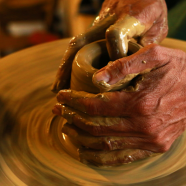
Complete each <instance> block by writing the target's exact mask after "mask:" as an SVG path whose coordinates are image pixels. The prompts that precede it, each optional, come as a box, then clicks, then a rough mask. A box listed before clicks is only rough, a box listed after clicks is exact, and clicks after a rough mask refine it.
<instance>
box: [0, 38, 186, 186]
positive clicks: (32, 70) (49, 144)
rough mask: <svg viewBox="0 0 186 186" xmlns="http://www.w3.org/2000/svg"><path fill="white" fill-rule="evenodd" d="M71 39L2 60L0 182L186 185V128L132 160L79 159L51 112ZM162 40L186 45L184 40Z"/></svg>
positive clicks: (43, 185) (30, 185)
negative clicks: (151, 153) (166, 145)
mask: <svg viewBox="0 0 186 186" xmlns="http://www.w3.org/2000/svg"><path fill="white" fill-rule="evenodd" d="M68 42H69V40H68V39H66V40H59V41H56V42H51V43H47V44H42V45H38V46H36V47H32V48H29V49H26V50H23V51H20V52H17V53H15V54H12V55H9V56H7V57H5V58H3V59H1V60H0V79H1V83H0V185H1V186H14V185H17V186H25V185H28V186H54V185H55V186H58V185H59V186H120V185H122V186H127V185H128V186H129V185H130V186H145V185H147V186H149V185H151V186H155V185H157V186H159V185H169V186H177V185H179V186H181V185H186V176H185V175H186V143H185V142H186V133H184V134H183V135H181V136H180V137H179V138H178V139H177V140H176V141H175V142H174V144H173V146H172V147H171V149H170V150H169V151H168V152H166V153H165V154H163V155H162V154H161V155H158V156H155V157H150V158H147V159H145V160H141V161H137V162H134V163H131V164H127V165H122V166H117V167H107V168H101V167H95V166H93V165H85V164H82V163H81V162H79V161H78V152H77V150H78V149H77V148H76V147H74V146H73V144H72V143H71V142H70V141H69V139H68V137H67V136H65V135H64V134H62V133H61V128H62V126H63V124H64V123H65V120H64V119H63V118H60V117H56V116H54V115H53V114H52V112H51V110H52V108H53V105H55V103H56V98H55V94H54V93H52V92H51V91H50V87H51V85H52V82H53V81H54V77H55V74H56V71H57V69H58V65H59V64H60V60H61V58H62V55H63V53H64V52H65V49H66V48H67V45H68ZM162 45H164V46H167V47H171V48H180V49H182V50H184V51H186V42H183V41H178V40H173V39H165V40H164V42H163V44H162Z"/></svg>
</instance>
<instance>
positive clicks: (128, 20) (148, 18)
mask: <svg viewBox="0 0 186 186" xmlns="http://www.w3.org/2000/svg"><path fill="white" fill-rule="evenodd" d="M108 13H110V14H116V17H117V21H116V23H115V24H113V25H112V26H110V27H109V28H108V29H107V32H106V39H107V47H108V51H109V54H110V57H111V60H116V59H119V58H121V57H124V55H125V54H126V53H127V49H128V48H127V46H128V44H127V43H128V40H129V39H131V38H133V37H136V38H138V39H139V42H140V43H141V44H142V45H143V46H146V45H148V44H151V43H159V42H160V41H162V39H164V38H165V37H166V35H167V32H168V26H167V8H166V4H165V1H164V0H125V1H121V0H105V2H104V3H103V6H102V9H101V11H100V14H99V17H98V18H97V20H96V22H100V21H101V20H102V19H103V18H104V17H105V16H106V15H107V14H108ZM118 50H120V51H119V52H118Z"/></svg>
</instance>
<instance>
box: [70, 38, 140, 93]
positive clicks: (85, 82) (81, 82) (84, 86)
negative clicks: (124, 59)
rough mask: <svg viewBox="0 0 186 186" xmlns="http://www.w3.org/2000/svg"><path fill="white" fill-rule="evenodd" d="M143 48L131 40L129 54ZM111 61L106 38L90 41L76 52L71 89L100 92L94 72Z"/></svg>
mask: <svg viewBox="0 0 186 186" xmlns="http://www.w3.org/2000/svg"><path fill="white" fill-rule="evenodd" d="M140 48H141V46H140V45H138V44H137V43H135V42H131V41H129V43H128V54H127V55H131V54H133V53H135V52H137V51H138V50H139V49H140ZM108 62H110V58H109V55H108V52H107V47H106V40H100V41H96V42H93V43H90V44H88V45H86V46H84V47H83V48H81V49H80V50H79V52H78V53H77V54H76V56H75V58H74V61H73V64H72V73H71V89H73V90H78V91H86V92H89V93H99V92H100V90H99V88H97V87H96V86H95V85H94V84H93V82H92V77H93V74H94V73H95V72H96V71H98V69H101V68H102V67H104V66H105V65H107V64H108Z"/></svg>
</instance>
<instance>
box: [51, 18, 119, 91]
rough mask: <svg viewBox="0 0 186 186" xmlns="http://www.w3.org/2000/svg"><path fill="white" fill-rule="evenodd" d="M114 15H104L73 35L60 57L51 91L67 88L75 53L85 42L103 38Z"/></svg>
mask: <svg viewBox="0 0 186 186" xmlns="http://www.w3.org/2000/svg"><path fill="white" fill-rule="evenodd" d="M115 20H116V17H115V15H108V16H106V17H105V18H104V19H103V20H102V21H101V22H99V23H98V24H96V25H95V26H92V27H90V29H89V30H88V31H87V32H85V33H84V34H80V35H78V36H76V37H73V38H72V39H71V41H70V43H69V46H68V48H67V50H66V52H65V54H64V56H63V58H62V63H61V65H60V66H59V69H58V71H57V74H56V79H55V81H54V83H53V85H52V91H54V92H58V91H59V90H60V89H63V88H69V87H68V86H69V82H70V75H71V67H72V62H73V59H74V57H75V55H76V53H77V52H78V51H79V50H80V49H81V48H82V47H83V46H84V45H86V44H88V43H91V42H93V41H96V40H100V39H104V38H105V32H106V29H107V28H108V27H109V26H110V25H111V24H113V23H114V22H115Z"/></svg>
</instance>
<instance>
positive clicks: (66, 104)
mask: <svg viewBox="0 0 186 186" xmlns="http://www.w3.org/2000/svg"><path fill="white" fill-rule="evenodd" d="M148 68H150V69H153V70H152V71H151V72H149V73H146V74H143V75H142V76H141V75H140V76H139V77H136V78H135V80H133V81H132V82H131V84H130V86H129V87H128V88H126V89H124V90H120V91H115V92H105V93H99V94H90V93H86V92H78V91H74V90H61V91H60V92H59V93H58V95H57V99H58V102H59V103H61V104H62V105H60V104H58V105H56V106H55V107H54V109H53V112H54V113H55V114H57V115H62V116H63V117H65V118H66V119H67V121H68V123H73V124H74V125H75V126H76V127H78V128H80V129H81V130H83V131H86V132H88V133H90V134H91V135H92V136H96V137H95V138H93V139H91V140H87V138H81V137H79V141H81V143H82V145H84V146H86V147H89V148H91V149H103V150H116V149H142V150H148V151H152V152H158V153H159V152H165V151H167V150H168V149H169V148H170V146H171V145H172V143H173V142H174V141H175V139H176V138H177V137H178V136H179V135H181V134H182V132H183V131H184V130H185V127H186V53H185V52H183V51H181V50H177V49H169V48H165V47H162V46H159V45H157V44H151V45H148V46H146V47H144V48H143V49H141V50H140V51H138V52H137V53H135V54H133V55H131V56H128V57H126V58H122V59H119V60H116V61H115V62H113V63H112V65H110V66H106V67H105V68H103V69H102V71H101V72H102V73H101V76H99V80H100V79H102V80H105V81H106V82H107V83H110V84H112V83H115V82H117V81H119V80H120V79H123V78H125V76H126V75H127V74H132V73H139V72H141V71H144V70H145V69H148ZM94 78H96V76H95V77H94ZM135 86H137V89H135V91H130V90H133V89H131V87H135ZM79 136H81V135H79ZM80 138H81V139H80Z"/></svg>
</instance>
